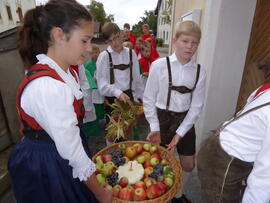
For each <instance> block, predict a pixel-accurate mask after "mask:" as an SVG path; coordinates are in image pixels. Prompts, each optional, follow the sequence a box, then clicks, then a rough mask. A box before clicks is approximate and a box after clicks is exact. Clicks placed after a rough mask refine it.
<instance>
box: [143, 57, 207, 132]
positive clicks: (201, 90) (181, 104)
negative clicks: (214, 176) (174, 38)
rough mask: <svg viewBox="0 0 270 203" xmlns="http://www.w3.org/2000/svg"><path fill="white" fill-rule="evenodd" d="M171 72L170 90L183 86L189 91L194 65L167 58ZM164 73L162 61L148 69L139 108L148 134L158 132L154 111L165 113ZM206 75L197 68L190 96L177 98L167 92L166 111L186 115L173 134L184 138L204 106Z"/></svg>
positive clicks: (192, 79) (164, 60)
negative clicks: (169, 98) (149, 131)
mask: <svg viewBox="0 0 270 203" xmlns="http://www.w3.org/2000/svg"><path fill="white" fill-rule="evenodd" d="M169 58H170V63H171V72H172V84H173V85H174V86H180V85H184V86H186V87H188V88H190V89H192V88H193V87H194V84H195V81H196V73H197V64H196V63H195V62H194V60H193V59H192V60H191V61H190V62H189V63H187V64H185V65H182V64H181V63H180V62H179V61H178V60H177V57H176V55H175V53H174V54H172V55H171V56H169ZM168 81H169V80H168V69H167V61H166V58H161V59H157V60H156V61H154V62H153V63H152V65H151V67H150V72H149V76H148V79H147V83H146V87H145V91H144V97H143V105H144V114H145V116H146V119H147V121H148V123H149V124H150V129H151V131H160V128H159V120H158V117H157V110H156V107H158V108H160V109H166V104H167V97H168ZM205 81H206V71H205V69H203V68H202V67H201V70H200V76H199V80H198V83H197V85H196V88H195V90H194V91H193V92H192V93H186V94H181V93H179V92H177V91H171V100H170V105H169V111H173V112H185V111H188V113H187V115H186V117H185V118H184V120H183V122H182V123H181V124H180V126H179V127H178V129H177V130H176V133H177V134H178V135H180V136H184V135H185V134H186V133H187V132H188V130H190V129H191V127H192V126H193V125H194V123H195V122H196V121H197V119H198V118H199V115H200V113H201V111H202V108H203V104H204V96H205Z"/></svg>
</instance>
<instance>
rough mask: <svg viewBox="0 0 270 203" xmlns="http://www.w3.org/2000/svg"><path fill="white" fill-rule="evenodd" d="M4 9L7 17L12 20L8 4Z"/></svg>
mask: <svg viewBox="0 0 270 203" xmlns="http://www.w3.org/2000/svg"><path fill="white" fill-rule="evenodd" d="M6 9H7V14H8V19H9V20H12V14H11V9H10V6H6Z"/></svg>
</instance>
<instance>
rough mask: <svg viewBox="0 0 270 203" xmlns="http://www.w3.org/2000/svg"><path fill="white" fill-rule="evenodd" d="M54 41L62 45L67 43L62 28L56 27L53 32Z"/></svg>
mask: <svg viewBox="0 0 270 203" xmlns="http://www.w3.org/2000/svg"><path fill="white" fill-rule="evenodd" d="M51 35H52V39H53V41H54V42H56V43H62V42H63V41H66V34H65V33H64V32H63V30H62V29H61V28H60V27H54V28H53V29H52V31H51Z"/></svg>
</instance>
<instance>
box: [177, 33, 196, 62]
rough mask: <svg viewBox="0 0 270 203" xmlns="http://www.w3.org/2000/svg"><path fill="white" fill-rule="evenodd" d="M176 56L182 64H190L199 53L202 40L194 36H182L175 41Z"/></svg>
mask: <svg viewBox="0 0 270 203" xmlns="http://www.w3.org/2000/svg"><path fill="white" fill-rule="evenodd" d="M173 43H174V46H175V54H176V56H177V58H178V59H180V60H181V61H180V62H181V63H183V64H186V63H188V62H189V61H190V60H191V58H192V56H193V55H194V54H195V52H196V51H197V48H198V46H199V43H200V40H199V39H198V38H197V37H196V36H194V35H187V34H181V35H180V36H179V37H178V38H177V39H175V38H174V39H173Z"/></svg>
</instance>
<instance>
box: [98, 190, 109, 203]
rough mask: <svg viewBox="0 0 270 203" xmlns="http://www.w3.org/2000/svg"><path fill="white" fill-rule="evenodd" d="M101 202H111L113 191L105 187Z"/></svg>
mask: <svg viewBox="0 0 270 203" xmlns="http://www.w3.org/2000/svg"><path fill="white" fill-rule="evenodd" d="M100 202H101V203H109V202H112V191H110V190H108V189H107V188H104V193H103V195H102V199H100Z"/></svg>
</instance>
